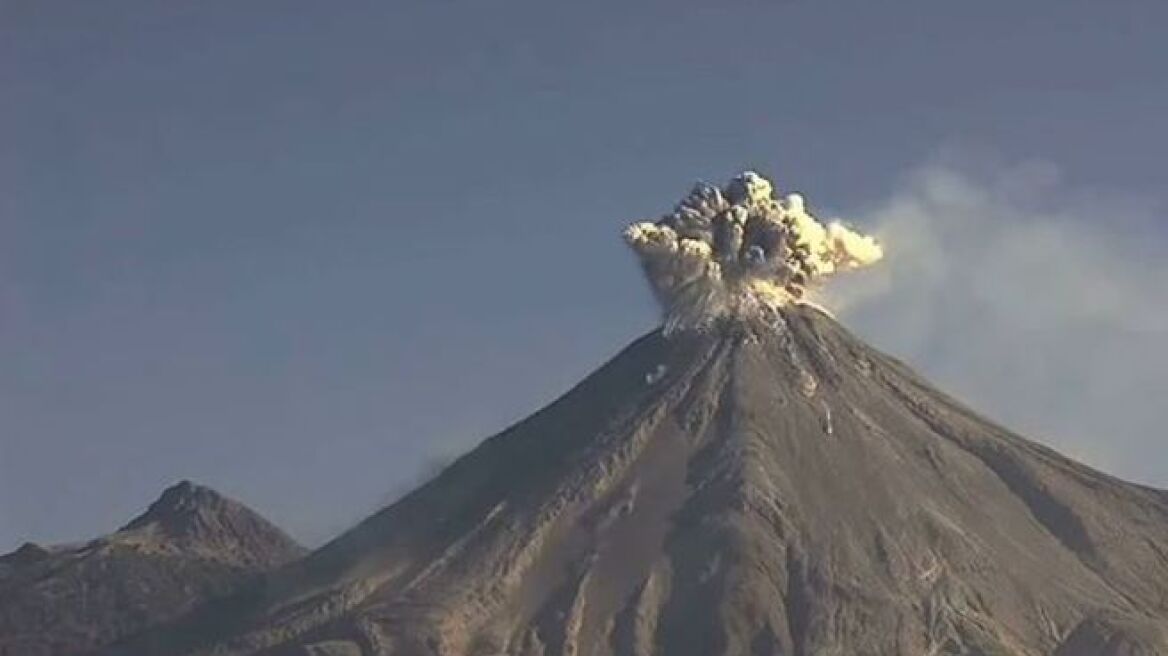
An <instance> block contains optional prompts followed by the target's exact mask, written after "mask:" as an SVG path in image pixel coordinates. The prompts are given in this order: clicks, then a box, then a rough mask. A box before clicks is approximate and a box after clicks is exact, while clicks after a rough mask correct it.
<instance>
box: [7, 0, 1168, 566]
mask: <svg viewBox="0 0 1168 656" xmlns="http://www.w3.org/2000/svg"><path fill="white" fill-rule="evenodd" d="M1165 24H1168V5H1165V4H1164V3H1162V2H1151V1H1147V2H1142V1H1140V0H1131V1H1129V2H1123V3H1100V2H1088V1H1085V0H1082V1H1081V0H1059V1H1057V2H1056V1H1054V0H1047V1H1044V2H1028V3H1016V2H999V1H987V2H979V3H938V2H923V1H921V2H918V1H915V0H906V1H903V2H899V1H898V2H892V3H873V2H861V1H844V0H840V1H832V2H801V1H791V2H761V1H740V0H732V1H729V2H720V3H697V2H688V1H683V2H669V3H666V2H631V3H548V2H497V3H480V2H462V1H440V2H410V1H403V2H393V3H389V2H373V1H352V2H330V3H321V2H308V1H298V0H284V1H281V2H275V1H263V0H257V1H254V2H248V3H239V2H226V1H218V0H213V1H209V2H201V3H157V2H145V1H143V0H111V1H110V2H102V3H94V2H84V1H79V0H76V1H69V0H59V1H55V2H36V1H32V0H0V550H4V549H6V548H8V547H15V546H16V545H18V544H19V543H20V542H22V541H24V540H37V541H43V542H57V541H64V540H73V539H81V538H85V537H89V536H91V535H94V534H97V533H100V532H103V531H107V530H110V529H112V528H113V527H115V526H116V525H117V524H118V523H119V522H121V521H124V520H125V519H127V518H128V517H130V516H131V515H133V514H134V513H135V512H137V511H138V510H140V509H141V508H142V507H143V506H144V505H145V504H146V503H147V502H148V501H150V500H151V499H152V498H153V497H154V496H155V495H156V494H157V493H158V492H159V491H160V490H161V489H162V488H163V487H164V486H166V485H167V484H169V483H170V482H172V481H174V480H176V479H179V478H191V479H194V480H197V481H200V482H203V483H207V484H210V485H212V486H215V487H217V488H219V489H221V490H222V491H224V492H226V493H228V494H231V495H233V496H236V497H238V498H240V499H242V500H244V501H246V502H247V503H249V504H251V505H252V506H254V507H256V508H257V509H259V510H261V511H262V512H264V513H265V514H267V515H268V516H269V517H271V518H273V519H274V520H275V521H277V522H278V523H280V524H281V525H282V526H285V527H286V528H288V529H289V530H290V531H291V532H293V533H294V534H295V535H296V536H297V537H300V538H302V539H303V540H305V541H306V542H309V543H316V542H319V541H320V540H321V539H323V538H325V537H327V536H329V535H331V534H332V533H334V532H336V531H339V530H341V529H343V528H345V527H346V526H347V525H349V524H351V523H352V522H354V521H356V520H357V519H359V518H360V517H361V516H362V515H364V514H366V513H368V512H370V511H372V510H374V509H375V508H377V507H379V506H380V505H383V504H384V503H387V502H388V501H390V500H392V499H393V498H394V497H395V495H397V494H399V493H400V492H402V491H403V490H405V489H408V488H409V487H410V486H412V485H413V484H414V483H415V482H416V481H418V480H419V479H420V478H421V477H423V476H425V475H426V472H427V471H429V470H431V469H432V468H433V467H434V466H435V463H437V462H441V461H442V460H443V459H444V458H446V457H448V456H449V455H450V454H452V453H457V452H459V451H462V450H464V449H466V448H468V447H469V446H471V445H473V444H474V443H475V442H477V441H478V440H479V439H481V438H483V437H485V436H487V435H488V434H490V433H492V432H494V431H496V430H498V429H500V428H502V427H504V426H506V425H507V424H508V423H509V422H511V421H513V420H515V419H517V418H519V417H522V416H523V415H525V414H527V413H528V412H530V411H532V410H534V409H536V408H538V407H539V406H541V405H542V404H543V403H545V402H546V401H548V400H550V399H551V398H554V397H555V396H556V395H558V394H559V393H560V392H562V391H563V390H565V389H566V388H567V387H568V386H570V385H571V384H572V383H573V382H575V381H576V380H578V379H579V378H580V377H582V376H583V375H585V374H586V373H587V372H589V371H590V370H591V369H593V368H594V367H595V366H596V365H598V364H599V363H600V362H602V361H603V360H604V359H605V358H607V357H608V356H610V355H611V354H612V353H614V352H615V351H617V350H618V349H619V348H620V347H621V346H623V344H624V343H625V342H627V341H628V340H630V339H631V338H633V337H635V336H636V335H637V334H639V333H641V332H643V331H645V330H648V329H649V328H651V327H652V326H653V325H654V323H655V321H656V310H655V308H654V307H653V304H652V302H651V300H650V296H649V294H648V291H647V287H646V285H645V284H644V283H643V281H642V280H641V277H640V274H639V272H638V270H637V267H636V265H635V263H634V261H633V258H632V257H631V255H630V254H629V253H627V252H626V249H625V247H624V246H623V244H622V243H621V241H620V239H619V231H620V229H621V228H622V227H623V226H624V225H625V224H626V223H628V222H630V221H632V220H636V219H643V218H654V217H656V216H657V215H658V214H659V213H661V212H662V211H664V210H666V209H668V208H669V207H670V206H671V205H672V203H673V202H674V201H675V200H676V199H677V198H678V197H679V196H680V195H681V194H682V193H683V192H684V191H685V190H686V189H687V188H688V186H689V185H690V183H691V182H692V181H693V180H695V179H698V178H705V179H711V180H721V179H724V178H726V177H728V176H729V175H732V174H733V173H734V172H736V171H738V170H740V169H743V168H749V167H756V168H759V169H760V170H763V171H764V172H767V173H769V174H771V175H773V176H774V177H775V178H776V180H777V182H778V184H779V186H780V187H782V188H784V189H796V190H798V191H800V192H802V193H804V194H805V195H806V196H807V197H808V199H809V200H810V202H811V203H812V204H813V205H814V206H815V207H817V208H820V209H821V211H822V213H825V214H836V215H840V216H844V217H846V218H848V219H850V220H853V221H855V222H856V223H858V224H860V225H862V226H864V227H866V228H870V229H873V230H877V231H878V232H881V233H882V234H885V235H886V239H887V240H888V247H889V266H888V268H887V269H886V270H885V271H884V272H883V273H879V272H877V273H874V274H873V276H872V277H871V278H870V279H869V281H868V282H863V281H860V280H858V279H857V280H856V281H854V283H853V284H850V285H845V286H844V287H843V288H841V289H840V290H838V291H831V290H829V296H832V295H833V294H834V295H835V296H834V298H837V299H838V300H837V302H838V303H839V311H840V314H841V318H843V319H844V320H845V322H847V323H848V325H850V326H852V327H853V328H855V329H856V330H857V332H859V333H860V334H861V335H863V336H865V337H867V338H869V339H870V340H871V341H873V342H874V343H876V344H877V345H878V346H881V347H884V348H887V349H889V350H891V351H892V352H893V353H895V354H897V355H900V356H902V357H904V358H905V359H907V360H909V361H910V362H911V363H912V364H913V365H914V366H916V367H918V368H920V369H921V370H923V371H924V372H926V373H927V374H929V375H931V376H933V377H934V378H936V379H937V380H938V381H939V382H940V383H941V384H942V385H943V386H945V387H946V388H947V389H951V390H953V391H955V392H956V393H958V394H959V395H962V396H963V397H965V398H968V399H969V400H970V402H971V403H973V404H974V405H975V406H976V407H978V408H980V409H982V410H984V411H986V412H987V413H988V414H990V415H992V416H996V417H1000V418H1001V419H1002V420H1003V421H1006V422H1007V423H1009V424H1010V425H1013V426H1018V427H1019V428H1021V429H1024V430H1026V431H1028V432H1032V433H1033V434H1034V435H1035V437H1037V438H1038V439H1041V440H1043V441H1045V442H1047V443H1050V444H1052V445H1054V446H1057V447H1059V448H1064V449H1065V450H1067V451H1069V452H1072V453H1074V454H1076V455H1078V456H1080V457H1083V458H1086V459H1087V460H1089V461H1090V462H1092V463H1094V464H1097V465H1099V466H1102V467H1105V468H1106V469H1108V470H1109V471H1113V472H1115V473H1118V474H1121V475H1124V476H1128V477H1133V478H1136V479H1138V480H1142V481H1146V482H1150V483H1157V484H1160V485H1168V459H1166V458H1165V457H1164V455H1163V453H1164V449H1163V441H1164V438H1165V435H1164V433H1163V430H1162V428H1161V427H1162V426H1163V425H1164V423H1165V422H1164V419H1165V413H1164V411H1163V410H1162V409H1161V408H1157V407H1155V406H1157V405H1162V404H1160V403H1159V401H1158V399H1160V398H1162V397H1163V395H1164V393H1165V392H1168V390H1166V389H1165V384H1164V382H1163V379H1162V376H1161V375H1160V372H1162V371H1163V370H1164V367H1165V366H1168V355H1166V354H1165V351H1166V349H1165V348H1164V347H1163V346H1162V344H1163V343H1164V338H1165V337H1168V327H1166V324H1168V322H1166V321H1165V320H1164V317H1165V314H1166V313H1168V302H1166V301H1165V300H1164V298H1165V297H1164V294H1163V291H1162V290H1163V289H1164V287H1163V285H1164V284H1168V274H1166V273H1165V272H1166V269H1165V261H1166V258H1165V254H1166V253H1168V229H1166V227H1165V221H1164V220H1163V216H1164V212H1163V210H1164V207H1165V202H1166V200H1165V199H1166V193H1165V191H1164V190H1165V189H1168V166H1165V163H1164V153H1165V152H1168V76H1165V75H1164V74H1163V62H1164V61H1165V60H1168V46H1166V45H1165V43H1168V39H1165V38H1164V37H1165V34H1164V27H1163V26H1164V25H1165ZM898 244H899V245H900V246H899V249H898ZM898 251H899V252H898ZM938 253H942V254H944V255H945V256H944V257H938V255H937V254H938ZM898 254H899V255H900V259H897V257H898ZM1084 299H1091V302H1090V303H1086V302H1084Z"/></svg>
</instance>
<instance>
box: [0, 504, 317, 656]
mask: <svg viewBox="0 0 1168 656" xmlns="http://www.w3.org/2000/svg"><path fill="white" fill-rule="evenodd" d="M300 555H302V550H301V548H300V547H299V546H297V545H296V544H295V543H294V542H293V541H292V540H291V539H290V538H289V537H288V536H287V535H285V534H284V533H283V532H281V531H280V530H279V529H277V528H276V527H274V526H272V525H271V524H269V523H268V522H267V521H265V520H264V519H263V518H262V517H260V516H259V515H257V514H256V513H254V512H252V511H251V510H249V509H248V508H246V507H244V506H243V505H241V504H239V503H236V502H235V501H232V500H230V499H226V498H224V497H222V496H220V495H219V494H217V493H216V492H214V491H213V490H210V489H208V488H205V487H200V486H197V485H193V484H191V483H189V482H187V481H183V482H182V483H179V484H177V485H175V486H173V487H171V488H169V489H167V490H166V491H165V492H163V494H162V496H161V497H160V498H159V499H158V500H157V501H155V502H154V503H153V504H152V505H151V506H150V508H149V509H148V510H147V511H146V512H145V513H143V514H142V515H140V516H139V517H137V518H135V519H134V520H133V521H131V522H130V523H129V524H127V525H126V526H125V527H123V528H122V529H120V530H118V531H117V532H115V533H113V534H110V535H108V536H105V537H102V538H98V539H96V540H93V541H91V542H89V543H87V544H84V545H81V546H76V545H68V546H55V547H47V548H46V547H41V546H37V545H34V544H25V545H24V546H23V547H21V548H20V549H17V550H16V551H15V552H13V553H11V554H8V555H6V556H0V656H50V655H53V656H56V655H65V654H78V653H83V652H86V651H89V650H92V649H94V648H97V647H100V646H102V645H105V644H108V643H110V642H112V641H114V640H116V639H118V638H121V637H122V636H125V635H127V634H130V633H133V632H136V631H139V630H141V629H142V628H144V627H146V626H149V625H151V624H154V623H156V622H160V621H163V620H167V619H171V618H173V617H175V616H176V615H179V614H181V613H183V612H185V611H187V610H189V609H190V608H191V607H192V606H193V605H194V604H196V603H197V602H199V601H202V600H205V599H208V598H211V597H214V596H218V595H224V594H226V593H228V592H231V591H232V590H234V589H235V587H236V586H237V585H239V584H240V583H242V582H243V581H244V580H245V579H247V578H250V577H251V576H253V575H255V574H258V573H260V572H264V571H267V570H269V569H271V568H273V567H276V566H278V565H282V564H284V563H286V562H288V561H290V560H292V559H293V558H296V557H299V556H300Z"/></svg>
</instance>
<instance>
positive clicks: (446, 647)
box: [110, 305, 1168, 656]
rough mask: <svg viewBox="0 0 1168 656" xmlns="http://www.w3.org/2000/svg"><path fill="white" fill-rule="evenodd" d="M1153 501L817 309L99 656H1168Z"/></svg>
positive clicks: (745, 337)
mask: <svg viewBox="0 0 1168 656" xmlns="http://www.w3.org/2000/svg"><path fill="white" fill-rule="evenodd" d="M1166 626H1168V494H1166V493H1165V492H1163V491H1159V490H1155V489H1151V488H1147V487H1142V486H1139V485H1133V484H1130V483H1125V482H1123V481H1120V480H1117V479H1115V478H1112V477H1110V476H1107V475H1105V474H1102V473H1100V472H1097V471H1095V470H1093V469H1090V468H1088V467H1086V466H1083V465H1081V464H1078V463H1076V462H1074V461H1072V460H1069V459H1067V458H1064V457H1062V456H1060V455H1059V454H1057V453H1055V452H1053V451H1051V450H1050V449H1047V448H1044V447H1042V446H1039V445H1037V444H1035V443H1033V442H1030V441H1027V440H1026V439H1023V438H1022V437H1019V436H1018V435H1015V434H1014V433H1011V432H1010V431H1008V430H1006V429H1004V428H1001V427H999V426H997V425H995V424H993V423H991V422H989V421H986V420H985V419H982V418H981V417H979V416H978V415H976V414H974V413H973V412H971V411H970V410H969V409H967V408H965V407H964V406H962V405H961V404H960V403H958V402H956V401H954V400H953V399H951V398H949V397H948V396H946V395H944V394H942V393H941V392H939V391H937V390H936V389H934V388H933V387H932V386H930V385H929V384H928V383H927V382H926V381H924V380H922V379H921V378H920V377H918V376H917V375H915V374H914V373H913V372H912V371H910V370H909V369H908V368H906V367H905V366H903V365H902V364H900V363H899V362H897V361H895V360H893V359H892V358H889V357H888V356H885V355H883V354H881V353H879V352H877V351H875V350H873V349H872V348H870V347H868V346H866V345H865V344H863V343H862V342H860V341H859V340H857V339H856V338H854V337H853V336H851V335H850V334H849V333H847V332H846V331H845V330H844V329H843V328H841V327H840V326H839V325H838V324H837V323H836V322H835V321H834V320H832V319H831V318H829V317H828V316H826V315H824V314H823V313H821V312H819V311H818V310H815V309H813V308H811V307H808V306H802V305H793V306H788V307H786V308H783V309H782V310H781V312H780V313H779V314H778V316H777V321H776V323H775V324H774V325H773V326H770V327H768V328H765V329H763V328H759V327H757V326H755V327H752V328H745V327H743V326H742V325H741V324H735V323H732V322H731V323H726V324H723V325H721V326H718V327H716V328H713V329H711V330H709V331H706V332H698V333H694V332H679V333H677V334H676V335H674V336H672V337H671V338H669V339H666V338H665V337H663V336H662V335H661V334H660V333H652V334H649V335H647V336H645V337H643V338H641V339H640V340H638V341H636V342H635V343H634V344H632V345H631V346H629V347H628V348H627V349H625V351H623V352H622V353H621V354H620V355H618V356H617V357H616V358H615V359H613V360H612V361H611V362H609V363H608V364H606V365H605V366H604V367H603V368H601V369H600V370H599V371H597V372H596V373H595V374H594V375H592V376H590V377H589V378H587V379H586V380H584V381H583V382H582V383H580V384H579V385H578V386H577V387H576V388H574V389H573V390H571V391H570V392H568V393H567V394H566V395H564V396H563V397H562V398H560V399H559V400H557V401H555V402H554V403H552V404H551V405H550V406H549V407H547V408H545V409H543V410H541V411H539V412H537V413H536V414H534V415H532V416H531V417H529V418H528V419H525V420H524V421H522V422H520V423H519V424H517V425H516V426H514V427H512V428H510V429H509V430H507V431H505V432H503V433H502V434H500V435H497V436H495V437H493V438H491V439H489V440H487V441H486V442H484V443H483V444H482V445H481V446H479V447H478V448H477V449H475V450H474V451H472V452H471V453H469V454H467V455H466V456H464V457H463V458H461V459H460V460H458V461H457V462H455V463H454V464H453V465H452V466H450V467H449V468H448V469H446V470H445V471H444V472H443V473H442V474H441V475H440V476H438V477H437V478H436V479H435V480H433V481H431V482H429V483H427V484H426V485H424V486H422V487H421V488H420V489H418V490H416V491H414V492H413V493H411V494H409V495H408V496H406V497H405V498H403V499H402V500H400V501H398V502H397V503H395V504H394V505H392V506H390V507H389V508H386V509H385V510H382V511H381V512H379V513H377V514H375V515H373V516H372V517H370V518H368V519H367V520H365V521H364V522H362V523H361V524H360V525H358V526H356V527H355V528H353V529H352V530H351V531H349V532H348V533H345V534H344V535H342V536H341V537H339V538H338V539H336V540H335V541H333V542H332V543H330V544H328V545H326V546H324V547H323V548H321V549H320V550H318V551H316V552H315V553H313V554H311V555H310V556H308V557H307V558H305V559H304V560H302V561H299V562H297V563H295V564H293V565H291V566H289V567H287V568H284V569H282V570H280V571H279V572H277V573H275V574H273V575H272V576H270V577H268V578H267V579H265V580H264V581H261V582H257V583H256V584H255V585H253V586H251V587H250V588H248V589H247V590H245V591H243V592H242V593H240V594H238V595H236V596H234V597H232V598H231V599H229V600H226V601H224V602H220V603H214V604H209V605H207V606H205V607H204V608H203V609H201V611H199V612H197V613H194V614H192V615H191V616H189V617H187V618H185V619H183V620H182V621H180V622H177V623H175V624H173V625H171V626H169V627H166V629H165V630H159V631H153V632H148V633H146V634H144V635H141V636H138V637H137V638H135V639H133V640H129V641H126V642H124V643H122V644H121V645H119V646H118V648H117V649H113V650H110V651H111V653H125V654H182V653H198V654H212V653H213V654H220V655H228V654H234V655H244V654H247V655H261V654H262V655H266V656H277V655H285V654H288V655H291V654H297V655H304V654H335V655H341V654H344V655H346V656H374V655H380V656H388V655H393V656H489V655H499V654H507V655H513V656H553V655H556V656H561V655H563V656H569V655H570V656H650V655H664V656H688V655H692V656H717V655H726V656H740V655H741V656H779V655H783V656H802V655H807V656H810V655H820V654H823V655H827V654H834V655H872V656H888V655H895V654H905V655H942V654H949V655H956V654H968V655H978V656H990V655H1001V656H1005V655H1010V656H1031V655H1033V656H1039V655H1042V656H1049V655H1055V654H1057V655H1058V656H1071V655H1074V656H1079V655H1086V654H1091V655H1102V656H1107V655H1113V656H1119V655H1121V654H1165V653H1168V646H1166V643H1165V642H1164V635H1165V627H1166Z"/></svg>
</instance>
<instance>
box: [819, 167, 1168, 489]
mask: <svg viewBox="0 0 1168 656" xmlns="http://www.w3.org/2000/svg"><path fill="white" fill-rule="evenodd" d="M1164 216H1165V212H1164V207H1163V206H1162V205H1158V204H1156V203H1155V202H1154V201H1152V200H1150V199H1141V198H1133V197H1130V196H1122V195H1119V194H1115V193H1107V192H1102V191H1096V190H1089V189H1088V190H1084V189H1076V188H1073V187H1071V186H1069V185H1068V184H1066V183H1065V182H1064V181H1062V180H1061V179H1060V177H1059V174H1058V171H1057V169H1056V168H1055V167H1054V166H1052V165H1049V164H1044V163H1024V164H1013V165H1010V164H1003V163H1001V162H996V161H993V159H992V158H982V159H981V160H980V161H974V160H972V159H970V158H961V157H956V158H953V157H939V158H938V159H937V160H936V161H935V162H932V163H930V164H929V165H926V166H924V167H922V168H920V169H918V170H917V171H916V172H915V173H913V174H912V175H909V176H907V177H906V179H905V181H904V184H903V185H902V188H901V189H900V191H898V192H897V193H895V194H893V195H891V197H890V198H888V199H887V200H885V201H883V202H879V203H875V204H873V205H872V206H871V207H870V209H868V210H865V211H861V212H859V213H858V214H857V215H856V217H855V218H857V219H858V220H860V221H862V222H863V225H864V226H865V227H866V228H869V229H871V230H873V231H875V232H876V233H877V234H878V235H879V236H880V237H881V238H883V239H884V241H885V245H886V248H887V250H888V257H887V258H886V261H885V262H884V263H882V264H881V265H880V266H879V267H878V268H876V269H873V270H871V271H867V272H865V273H866V275H860V276H851V277H849V278H848V279H847V280H844V281H842V282H841V283H839V284H837V285H835V286H834V287H833V288H831V289H830V290H827V293H826V294H825V296H826V297H827V298H828V299H829V301H828V302H829V304H831V305H833V306H834V307H836V308H837V311H838V313H839V314H840V315H841V318H842V319H843V320H844V321H845V322H846V323H847V324H848V325H849V326H851V327H852V328H853V329H855V330H856V331H857V332H859V333H860V334H861V335H863V336H865V337H867V338H868V339H870V340H871V341H872V342H874V343H875V344H876V345H878V346H881V347H883V348H886V349H887V350H889V351H891V352H892V353H894V354H896V355H898V356H900V357H903V358H904V359H906V360H908V361H909V362H910V363H912V364H913V365H914V366H916V367H918V368H919V369H921V370H923V371H924V372H926V373H927V374H928V375H930V376H931V377H933V378H934V379H935V380H936V382H937V383H939V384H940V385H942V386H943V387H944V388H945V389H947V391H949V392H951V393H954V394H955V395H957V396H958V397H959V398H961V399H962V400H963V401H966V402H968V403H970V404H971V405H974V406H976V407H977V408H978V409H980V410H983V411H985V412H988V413H989V415H990V416H991V417H993V418H995V419H997V420H999V421H1000V422H1002V423H1004V424H1006V425H1007V426H1008V427H1010V428H1013V429H1015V430H1017V431H1020V432H1022V433H1023V434H1026V435H1029V436H1032V437H1034V438H1036V439H1040V440H1042V441H1044V442H1046V443H1048V444H1050V445H1052V446H1054V447H1056V448H1059V449H1062V450H1064V451H1065V452H1067V453H1068V454H1070V455H1074V456H1077V457H1079V458H1082V459H1085V460H1086V461H1087V462H1089V463H1091V464H1094V465H1096V466H1099V467H1103V468H1104V469H1106V470H1107V471H1109V472H1112V473H1114V474H1117V475H1121V476H1127V477H1134V478H1135V479H1137V480H1140V481H1143V482H1147V483H1152V484H1157V485H1160V486H1164V485H1168V471H1165V469H1164V463H1163V462H1162V461H1161V460H1160V459H1158V458H1149V457H1148V456H1149V454H1151V453H1155V452H1156V451H1157V449H1158V448H1160V447H1161V445H1162V444H1164V441H1165V438H1166V437H1168V411H1166V410H1165V407H1164V404H1163V399H1166V398H1168V373H1166V372H1168V245H1165V244H1164V242H1163V241H1162V240H1161V239H1159V238H1158V235H1157V232H1156V229H1157V225H1156V222H1157V221H1163V217H1164Z"/></svg>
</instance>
